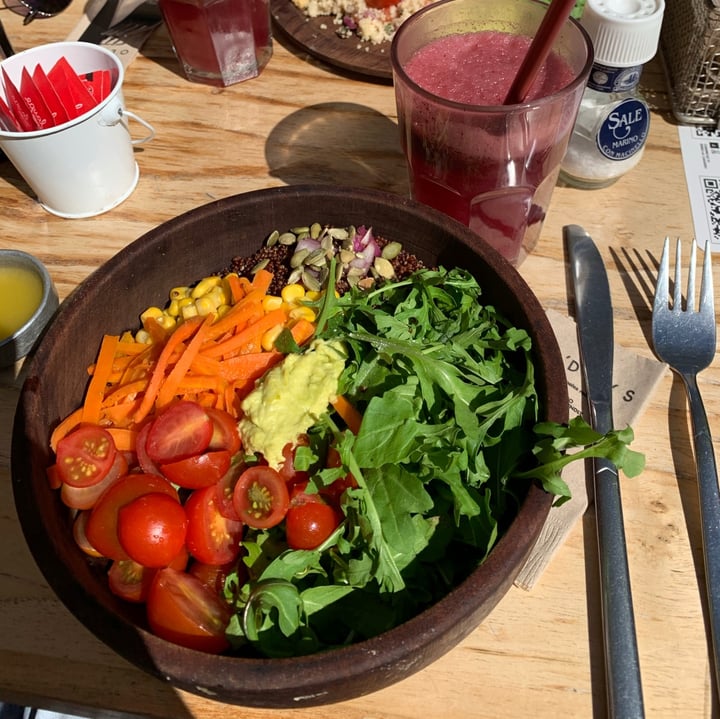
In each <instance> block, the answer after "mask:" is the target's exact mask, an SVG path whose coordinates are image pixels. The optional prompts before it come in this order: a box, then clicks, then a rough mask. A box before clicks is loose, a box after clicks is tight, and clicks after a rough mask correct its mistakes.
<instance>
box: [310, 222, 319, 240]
mask: <svg viewBox="0 0 720 719" xmlns="http://www.w3.org/2000/svg"><path fill="white" fill-rule="evenodd" d="M321 232H322V225H321V224H320V223H319V222H313V223H312V225H310V237H312V238H313V240H317V238H318V237H320V233H321Z"/></svg>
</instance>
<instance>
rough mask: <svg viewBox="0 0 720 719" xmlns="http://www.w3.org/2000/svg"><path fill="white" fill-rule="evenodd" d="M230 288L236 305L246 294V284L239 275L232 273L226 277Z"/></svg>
mask: <svg viewBox="0 0 720 719" xmlns="http://www.w3.org/2000/svg"><path fill="white" fill-rule="evenodd" d="M225 279H226V281H227V283H228V287H229V288H230V296H231V299H232V303H233V305H236V304H237V303H238V302H240V300H241V299H242V298H243V297H244V296H245V289H246V287H245V284H244V283H243V282H242V281H241V278H240V277H239V276H238V275H235V274H232V273H230V274H229V275H227V277H226V278H225Z"/></svg>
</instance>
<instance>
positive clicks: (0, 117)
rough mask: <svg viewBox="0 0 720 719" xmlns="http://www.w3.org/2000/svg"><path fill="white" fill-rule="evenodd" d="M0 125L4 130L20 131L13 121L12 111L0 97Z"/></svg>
mask: <svg viewBox="0 0 720 719" xmlns="http://www.w3.org/2000/svg"><path fill="white" fill-rule="evenodd" d="M0 127H2V129H3V130H5V132H20V128H19V127H18V126H17V123H16V122H15V118H14V117H13V114H12V112H10V108H9V107H8V106H7V105H6V104H5V100H3V99H2V98H1V97H0Z"/></svg>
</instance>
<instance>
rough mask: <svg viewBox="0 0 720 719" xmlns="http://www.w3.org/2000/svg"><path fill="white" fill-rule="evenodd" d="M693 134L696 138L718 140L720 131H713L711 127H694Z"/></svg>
mask: <svg viewBox="0 0 720 719" xmlns="http://www.w3.org/2000/svg"><path fill="white" fill-rule="evenodd" d="M693 134H694V135H695V137H697V138H703V137H707V138H715V139H717V140H720V131H718V130H715V129H713V128H711V127H694V128H693Z"/></svg>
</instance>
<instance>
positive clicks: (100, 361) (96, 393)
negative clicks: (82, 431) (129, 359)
mask: <svg viewBox="0 0 720 719" xmlns="http://www.w3.org/2000/svg"><path fill="white" fill-rule="evenodd" d="M119 342H120V337H119V336H117V335H105V336H104V337H103V340H102V344H101V345H100V352H99V353H98V358H97V362H96V363H95V371H94V372H93V375H92V379H91V380H90V384H89V385H88V388H87V391H86V392H85V402H84V403H83V408H82V409H83V411H82V421H83V422H87V423H90V424H98V423H99V422H100V411H101V408H102V401H103V398H104V397H105V388H106V387H107V385H108V384H109V382H110V377H111V375H112V373H113V360H114V359H115V350H116V349H117V346H118V343H119Z"/></svg>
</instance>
